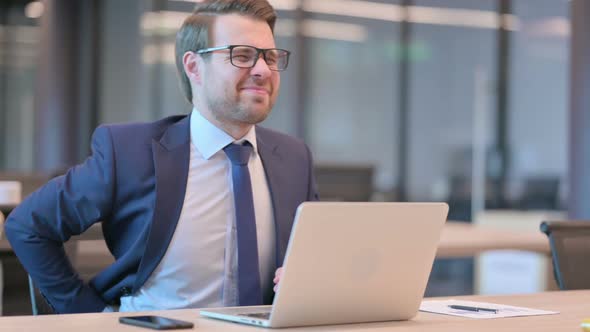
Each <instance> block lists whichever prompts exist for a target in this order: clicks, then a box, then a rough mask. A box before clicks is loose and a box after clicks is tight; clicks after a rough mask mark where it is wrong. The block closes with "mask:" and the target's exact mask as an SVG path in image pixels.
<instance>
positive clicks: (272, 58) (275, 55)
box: [265, 49, 289, 71]
mask: <svg viewBox="0 0 590 332" xmlns="http://www.w3.org/2000/svg"><path fill="white" fill-rule="evenodd" d="M265 59H266V64H267V65H268V67H269V68H270V69H272V70H277V71H282V70H285V69H287V65H288V64H289V52H287V51H285V50H281V49H270V50H266V54H265Z"/></svg>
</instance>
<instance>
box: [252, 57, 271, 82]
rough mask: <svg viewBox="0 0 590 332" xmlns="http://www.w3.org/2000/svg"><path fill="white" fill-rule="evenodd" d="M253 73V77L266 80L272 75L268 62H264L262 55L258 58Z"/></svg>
mask: <svg viewBox="0 0 590 332" xmlns="http://www.w3.org/2000/svg"><path fill="white" fill-rule="evenodd" d="M251 73H252V75H253V76H258V77H260V78H266V77H268V76H270V74H272V70H270V68H269V66H268V64H267V63H266V60H264V56H263V55H262V54H260V55H259V56H258V60H257V61H256V64H255V65H254V67H252V69H251Z"/></svg>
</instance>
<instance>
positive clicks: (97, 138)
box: [5, 0, 317, 313]
mask: <svg viewBox="0 0 590 332" xmlns="http://www.w3.org/2000/svg"><path fill="white" fill-rule="evenodd" d="M275 19H276V15H275V12H274V10H273V8H272V7H271V6H270V5H269V4H268V3H267V1H266V0H210V1H205V2H203V3H200V4H199V5H197V7H196V9H195V11H194V12H193V14H192V15H190V16H189V17H188V18H187V19H186V20H185V22H184V24H183V26H182V27H181V29H180V30H179V32H178V35H177V42H176V58H177V68H178V71H179V74H180V77H181V83H182V87H183V90H184V92H185V94H186V96H187V98H188V100H189V101H190V102H191V103H192V104H193V106H194V108H193V111H192V112H191V114H190V115H188V116H174V117H169V118H165V119H163V120H160V121H157V122H154V123H144V124H121V125H104V126H100V127H99V128H97V129H96V131H95V132H94V134H93V138H92V154H91V156H90V157H89V158H88V159H87V160H86V161H85V162H84V163H82V164H80V165H78V166H75V167H73V168H72V169H70V170H69V171H68V172H67V173H66V174H65V175H64V176H61V177H58V178H56V179H53V180H52V181H50V182H48V183H47V184H46V185H45V186H44V187H42V188H41V189H39V190H38V191H36V192H35V193H33V194H32V195H31V196H29V197H28V198H27V199H26V200H25V201H24V202H23V203H22V204H21V205H20V206H19V207H18V208H16V209H15V210H14V212H13V213H12V214H11V215H10V216H9V217H8V219H7V222H6V226H5V230H6V236H7V237H8V239H9V241H10V243H11V245H12V247H13V249H14V251H15V253H16V254H17V256H18V257H19V259H20V260H21V262H22V263H23V265H24V266H25V268H26V269H27V271H28V272H29V273H30V275H31V277H32V278H33V280H34V281H35V282H36V284H37V285H38V287H39V289H40V290H41V292H42V293H43V294H44V296H45V297H46V299H47V300H48V302H49V303H50V304H51V305H52V307H53V309H54V310H55V311H56V312H58V313H76V312H100V311H111V310H117V309H118V310H121V311H139V310H151V309H173V308H186V307H207V306H229V305H250V304H263V303H270V301H271V299H272V295H273V294H272V284H273V282H272V280H273V276H274V274H275V269H277V268H278V267H280V266H281V265H282V261H283V258H284V255H285V251H286V246H287V242H288V239H289V235H290V231H291V226H292V223H293V217H294V214H295V210H296V208H297V206H298V205H299V204H300V203H301V202H304V201H309V200H316V199H317V192H316V189H315V183H314V179H313V171H312V159H311V154H310V151H309V149H308V148H307V147H306V146H305V144H303V143H302V142H301V141H299V140H297V139H295V138H292V137H289V136H286V135H284V134H280V133H277V132H274V131H271V130H269V129H265V128H262V127H259V126H257V125H256V124H258V123H260V122H261V121H263V120H264V119H265V118H266V117H267V115H268V114H269V112H270V110H271V108H272V106H273V104H274V102H275V99H276V97H277V94H278V91H279V85H280V76H279V72H280V71H282V70H284V69H286V67H287V64H288V58H289V52H288V51H285V50H281V49H277V48H276V46H275V42H274V36H273V27H274V23H275ZM97 222H102V229H103V233H104V237H105V241H106V243H107V245H108V248H109V250H110V251H111V253H112V254H113V256H114V258H115V262H114V263H113V264H112V265H110V266H109V267H107V268H106V269H104V270H103V271H101V272H100V273H99V274H98V275H96V276H95V277H94V278H93V279H92V280H90V281H89V282H88V283H85V282H84V281H83V280H81V279H80V277H79V276H78V274H77V273H76V271H75V270H74V269H73V268H72V266H71V264H70V263H69V261H68V259H67V257H66V255H65V253H64V250H63V243H64V242H65V241H67V240H68V239H69V238H70V237H71V236H73V235H77V234H80V233H82V232H84V231H85V230H86V229H88V228H89V227H90V226H91V225H92V224H94V223H97ZM119 305H120V307H119Z"/></svg>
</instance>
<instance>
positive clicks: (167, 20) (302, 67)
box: [0, 0, 570, 295]
mask: <svg viewBox="0 0 590 332" xmlns="http://www.w3.org/2000/svg"><path fill="white" fill-rule="evenodd" d="M270 2H271V3H272V4H273V5H274V6H275V8H276V9H277V12H278V15H279V21H278V24H277V26H276V31H275V34H276V40H277V45H278V47H282V48H287V49H290V50H292V51H293V58H292V62H291V64H290V68H289V69H288V71H287V72H285V73H284V74H283V75H282V89H281V95H280V97H279V101H278V102H277V105H276V106H275V108H274V111H273V113H272V115H271V116H270V118H269V119H268V120H267V121H266V122H265V125H266V126H268V127H271V128H274V129H278V130H280V131H283V132H286V133H290V134H293V135H296V136H299V137H302V138H303V139H304V140H305V141H306V142H307V143H308V144H309V146H310V148H311V149H312V151H313V154H314V156H315V161H316V163H317V172H318V181H319V185H320V193H321V194H322V196H323V198H324V199H333V200H378V201H446V202H448V203H449V204H450V215H449V219H451V220H459V221H466V222H470V221H472V220H473V217H474V212H475V213H478V212H480V211H484V210H487V209H517V210H527V209H535V210H539V209H540V210H560V209H563V208H564V207H565V202H567V197H566V196H567V195H566V194H567V190H566V189H567V188H565V185H566V179H567V175H568V174H567V169H568V160H567V158H568V155H567V152H566V151H567V147H568V134H567V132H568V112H569V109H568V98H569V89H568V84H569V76H568V73H569V65H570V63H569V50H570V49H569V47H570V46H569V44H570V2H569V1H567V0H476V1H473V0H370V1H369V0H272V1H270ZM193 6H194V1H173V0H85V1H78V0H50V1H43V2H41V1H28V0H2V1H0V171H1V172H4V173H7V174H28V173H35V174H52V173H55V172H56V170H60V169H63V168H64V167H68V166H71V165H73V164H75V163H77V162H80V161H81V160H83V159H84V158H85V157H86V156H87V155H88V152H89V139H90V135H91V133H92V130H93V129H94V128H95V127H96V126H97V125H99V124H102V123H113V122H127V121H151V120H156V119H159V118H161V117H164V116H168V115H172V114H178V113H187V112H189V111H190V110H191V106H190V105H189V104H188V103H187V102H186V101H185V100H184V98H183V96H182V94H181V92H180V89H179V86H178V82H177V74H176V72H175V65H174V38H175V32H176V31H177V29H178V27H179V26H180V24H181V23H182V21H183V19H184V17H186V15H187V14H188V13H190V11H191V9H192V8H193ZM472 276H473V262H472V260H471V259H463V260H444V261H443V260H439V261H437V263H436V264H435V269H434V271H433V276H432V277H433V280H431V285H429V290H428V292H429V294H430V295H444V294H448V295H452V294H465V293H471V292H473V280H472V278H473V277H472ZM436 280H438V284H437V281H436ZM437 285H438V286H437Z"/></svg>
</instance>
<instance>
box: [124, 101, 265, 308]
mask: <svg viewBox="0 0 590 332" xmlns="http://www.w3.org/2000/svg"><path fill="white" fill-rule="evenodd" d="M190 136H191V146H190V165H189V174H188V180H187V187H186V195H185V197H184V204H183V207H182V212H181V214H180V218H179V220H178V225H177V226H176V230H175V232H174V235H173V237H172V240H171V241H170V244H169V246H168V249H167V251H166V254H165V255H164V257H163V258H162V261H161V262H160V263H159V265H158V266H157V267H156V269H155V270H154V272H153V273H152V274H151V275H150V277H149V278H148V280H147V281H146V282H145V284H144V285H143V286H142V287H141V288H140V289H139V290H138V291H137V292H136V293H135V294H132V295H130V296H126V297H122V298H121V306H120V308H119V311H146V310H158V309H176V308H204V307H216V306H234V305H237V304H238V289H237V284H238V283H237V238H236V226H235V224H236V218H235V208H234V197H233V188H232V176H231V162H230V161H229V159H228V158H227V156H226V155H225V152H224V151H223V148H224V147H225V146H226V145H228V144H230V143H232V142H235V143H243V142H244V141H248V142H250V144H251V145H252V147H253V151H254V152H253V153H252V155H251V156H250V160H249V162H248V169H249V171H250V177H251V180H252V194H253V198H254V213H255V216H256V234H257V239H258V256H259V262H260V279H261V286H262V289H263V290H264V291H265V293H264V294H263V298H266V299H268V298H269V297H270V296H271V295H272V279H273V277H274V271H275V268H276V262H275V260H276V257H275V253H276V244H275V238H276V236H275V225H274V217H273V212H272V202H271V196H270V191H269V189H268V184H267V181H266V176H265V172H264V168H263V165H262V161H261V159H260V156H259V154H258V149H257V142H256V129H255V127H252V129H251V130H250V131H249V132H248V133H247V134H246V135H245V136H244V137H243V138H242V139H240V140H238V141H235V140H234V139H233V138H232V137H231V136H229V135H228V134H227V133H225V132H224V131H222V130H221V129H219V128H217V127H215V126H214V125H213V124H212V123H210V122H209V121H208V120H207V119H205V118H204V117H203V116H202V115H201V114H200V113H199V112H198V111H197V110H193V112H192V114H191V119H190Z"/></svg>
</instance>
